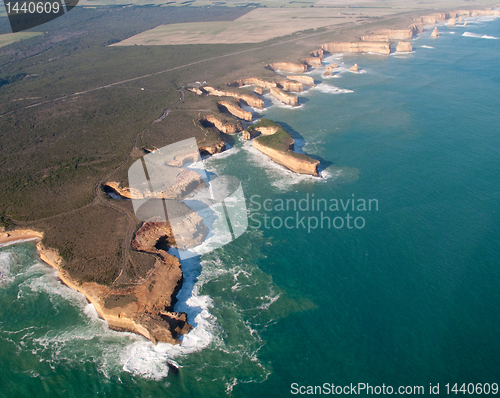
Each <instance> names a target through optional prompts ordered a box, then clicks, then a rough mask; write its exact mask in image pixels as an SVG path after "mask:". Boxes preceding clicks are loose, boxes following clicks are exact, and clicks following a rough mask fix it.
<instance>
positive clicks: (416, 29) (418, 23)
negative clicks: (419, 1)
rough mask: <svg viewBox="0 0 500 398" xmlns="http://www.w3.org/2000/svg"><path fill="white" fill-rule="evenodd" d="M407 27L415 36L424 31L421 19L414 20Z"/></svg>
mask: <svg viewBox="0 0 500 398" xmlns="http://www.w3.org/2000/svg"><path fill="white" fill-rule="evenodd" d="M409 29H411V31H412V32H413V36H416V35H418V34H419V33H422V32H423V31H424V24H423V23H422V21H415V23H414V24H412V25H410V26H409Z"/></svg>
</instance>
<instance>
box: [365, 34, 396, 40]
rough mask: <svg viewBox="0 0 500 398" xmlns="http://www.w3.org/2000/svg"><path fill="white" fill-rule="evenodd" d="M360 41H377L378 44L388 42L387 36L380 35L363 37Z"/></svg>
mask: <svg viewBox="0 0 500 398" xmlns="http://www.w3.org/2000/svg"><path fill="white" fill-rule="evenodd" d="M360 40H362V41H379V42H380V41H389V36H387V35H382V34H378V35H375V34H373V35H365V36H361V37H360Z"/></svg>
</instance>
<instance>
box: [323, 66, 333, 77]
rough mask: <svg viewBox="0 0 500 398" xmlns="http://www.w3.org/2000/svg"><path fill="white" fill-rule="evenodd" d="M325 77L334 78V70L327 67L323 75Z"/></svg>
mask: <svg viewBox="0 0 500 398" xmlns="http://www.w3.org/2000/svg"><path fill="white" fill-rule="evenodd" d="M323 76H325V77H326V76H333V68H332V67H331V66H327V67H326V68H325V72H324V73H323Z"/></svg>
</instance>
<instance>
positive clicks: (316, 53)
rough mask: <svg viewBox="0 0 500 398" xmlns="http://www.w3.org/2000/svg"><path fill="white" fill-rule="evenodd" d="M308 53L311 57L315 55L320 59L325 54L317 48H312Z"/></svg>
mask: <svg viewBox="0 0 500 398" xmlns="http://www.w3.org/2000/svg"><path fill="white" fill-rule="evenodd" d="M309 55H310V56H311V57H317V58H320V59H321V60H322V59H323V58H324V57H325V54H324V52H323V50H322V49H318V50H313V51H311V52H310V53H309Z"/></svg>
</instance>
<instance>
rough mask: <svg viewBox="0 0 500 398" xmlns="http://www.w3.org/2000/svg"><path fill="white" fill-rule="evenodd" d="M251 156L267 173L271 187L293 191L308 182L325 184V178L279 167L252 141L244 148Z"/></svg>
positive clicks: (245, 144) (246, 143)
mask: <svg viewBox="0 0 500 398" xmlns="http://www.w3.org/2000/svg"><path fill="white" fill-rule="evenodd" d="M242 148H243V149H244V150H245V151H247V152H248V153H249V155H250V159H251V160H252V161H253V162H255V163H257V164H258V165H259V166H261V167H262V168H263V169H264V171H265V172H266V174H267V176H268V177H269V179H270V181H271V185H273V186H274V187H276V188H278V189H279V190H282V191H286V190H288V189H291V188H292V187H293V186H294V185H295V184H298V183H301V182H304V181H308V182H311V183H315V182H325V180H324V179H323V178H319V177H314V176H310V175H305V174H297V173H295V172H293V171H291V170H288V169H287V168H285V167H283V166H281V165H279V164H278V163H276V162H274V161H272V160H271V159H269V158H268V157H267V156H266V155H264V154H263V153H262V152H260V151H258V150H257V149H255V148H254V147H253V146H252V142H251V141H247V142H245V143H244V144H243V147H242Z"/></svg>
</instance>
